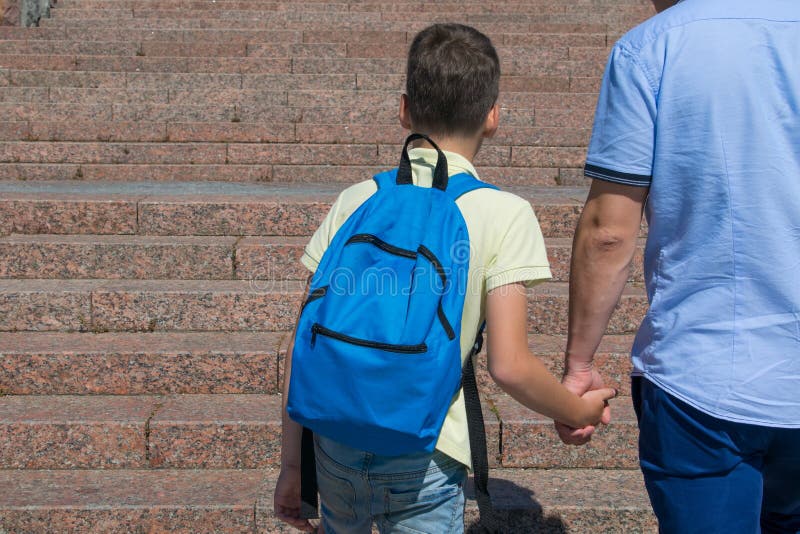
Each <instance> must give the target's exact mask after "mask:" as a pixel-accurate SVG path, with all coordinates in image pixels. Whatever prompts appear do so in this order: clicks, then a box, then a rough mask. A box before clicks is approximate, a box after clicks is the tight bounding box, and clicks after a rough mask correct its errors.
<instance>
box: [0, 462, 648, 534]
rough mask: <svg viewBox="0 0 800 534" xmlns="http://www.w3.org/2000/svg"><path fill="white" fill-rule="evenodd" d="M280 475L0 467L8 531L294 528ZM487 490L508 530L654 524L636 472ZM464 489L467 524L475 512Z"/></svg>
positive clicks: (503, 475) (507, 474) (494, 481)
mask: <svg viewBox="0 0 800 534" xmlns="http://www.w3.org/2000/svg"><path fill="white" fill-rule="evenodd" d="M276 479H277V472H276V471H274V470H268V469H265V470H261V469H258V470H256V469H253V470H250V469H247V470H241V469H236V470H171V469H163V470H81V471H69V470H55V471H49V470H0V483H2V484H3V485H4V486H6V487H14V488H18V490H17V491H13V492H4V493H3V494H2V496H0V514H1V515H2V516H3V517H4V526H6V528H8V529H9V530H10V531H11V532H56V531H59V530H61V529H62V528H63V525H67V524H68V525H73V526H74V527H73V531H74V532H78V533H89V532H99V531H103V532H108V533H127V532H130V530H131V529H137V530H139V529H140V530H143V531H164V532H176V533H183V532H185V533H192V534H202V533H206V532H208V533H210V532H223V531H224V532H231V533H235V532H242V533H251V532H258V533H259V534H266V533H270V534H272V533H276V532H286V533H288V532H293V530H292V529H291V528H290V527H288V526H286V525H285V524H282V523H280V522H279V521H278V520H277V519H275V517H274V515H273V507H272V501H273V492H274V488H275V481H276ZM489 488H490V491H491V492H492V501H493V504H494V507H495V508H496V509H497V510H498V512H497V513H498V519H499V520H500V521H502V522H503V523H504V527H503V528H504V530H503V532H504V533H507V534H523V533H526V534H527V533H530V532H551V531H558V532H608V533H623V532H626V533H632V532H637V533H643V534H644V533H647V534H649V533H653V534H655V532H657V530H658V528H657V523H656V520H655V517H654V516H653V514H652V511H651V509H650V505H649V501H648V499H647V494H646V492H645V490H644V484H643V482H642V479H641V475H640V473H639V472H638V471H633V470H602V469H601V470H591V469H554V470H538V469H532V470H524V469H497V470H494V471H492V472H491V480H490V483H489ZM609 488H611V490H609ZM466 491H467V495H468V500H467V506H466V511H465V522H466V525H467V528H468V529H469V528H473V525H475V523H476V521H477V519H478V510H477V505H476V503H475V501H474V497H473V492H472V488H471V485H470V486H469V487H468V488H467V490H466ZM77 525H79V526H77Z"/></svg>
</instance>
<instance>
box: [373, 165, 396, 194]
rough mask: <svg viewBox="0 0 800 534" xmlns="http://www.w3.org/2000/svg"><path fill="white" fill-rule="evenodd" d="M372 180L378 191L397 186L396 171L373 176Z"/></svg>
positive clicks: (392, 170)
mask: <svg viewBox="0 0 800 534" xmlns="http://www.w3.org/2000/svg"><path fill="white" fill-rule="evenodd" d="M372 179H373V180H375V183H376V184H377V185H378V189H386V188H388V187H394V186H396V185H397V169H391V170H389V171H384V172H381V173H378V174H376V175H375V176H373V177H372Z"/></svg>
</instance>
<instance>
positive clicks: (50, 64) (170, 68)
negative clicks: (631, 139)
mask: <svg viewBox="0 0 800 534" xmlns="http://www.w3.org/2000/svg"><path fill="white" fill-rule="evenodd" d="M303 46H304V47H310V45H303ZM277 52H280V50H276V53H277ZM540 53H542V54H550V55H551V56H553V57H552V58H546V59H541V58H540V57H538V54H540ZM534 54H536V55H534ZM568 56H569V50H568V49H566V48H563V49H555V50H546V51H538V50H537V51H535V52H534V51H532V50H531V49H530V48H521V47H515V48H514V49H513V50H511V51H509V52H508V53H507V54H506V55H503V54H502V53H501V55H500V68H501V70H502V72H503V73H504V76H506V77H509V76H511V77H513V76H537V75H539V76H559V75H561V76H570V75H580V76H601V75H602V74H603V69H604V67H605V63H606V57H605V56H603V57H600V58H597V59H591V60H583V61H574V60H570V59H568ZM0 68H6V69H14V70H50V71H98V72H106V71H108V72H137V73H138V72H145V73H146V72H154V73H160V72H164V73H230V74H263V73H266V74H328V73H331V72H336V73H339V74H341V75H344V74H397V73H402V72H404V70H405V54H399V55H398V57H392V58H386V57H347V58H344V57H301V56H282V57H266V56H259V57H150V56H121V55H113V56H112V55H102V56H101V55H94V56H91V55H53V54H39V55H24V54H5V55H2V56H0Z"/></svg>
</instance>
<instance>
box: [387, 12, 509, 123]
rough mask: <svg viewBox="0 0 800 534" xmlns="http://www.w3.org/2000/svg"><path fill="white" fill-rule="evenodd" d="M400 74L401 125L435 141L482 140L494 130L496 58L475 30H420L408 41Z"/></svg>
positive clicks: (458, 26)
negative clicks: (402, 81) (402, 79)
mask: <svg viewBox="0 0 800 534" xmlns="http://www.w3.org/2000/svg"><path fill="white" fill-rule="evenodd" d="M406 75H407V76H406V94H405V95H404V97H403V101H402V103H401V111H400V119H401V122H403V126H405V127H407V128H412V127H413V129H414V130H415V131H417V132H422V133H426V134H428V135H431V136H435V137H440V138H450V137H468V138H472V137H482V136H484V135H486V134H488V135H491V133H493V131H494V129H496V128H497V124H496V122H497V108H496V102H497V95H498V93H499V91H500V60H499V59H498V57H497V51H496V50H495V49H494V46H493V45H492V42H491V41H490V40H489V38H488V37H486V36H485V35H484V34H482V33H481V32H479V31H478V30H476V29H475V28H471V27H469V26H464V25H462V24H434V25H433V26H429V27H428V28H426V29H424V30H422V31H421V32H420V33H418V34H417V36H416V37H415V38H414V41H413V42H412V43H411V48H410V49H409V52H408V67H407V72H406ZM487 117H488V118H489V122H490V124H488V130H491V131H487ZM492 121H494V122H493V123H492Z"/></svg>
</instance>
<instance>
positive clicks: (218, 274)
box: [0, 234, 643, 282]
mask: <svg viewBox="0 0 800 534" xmlns="http://www.w3.org/2000/svg"><path fill="white" fill-rule="evenodd" d="M307 242H308V239H307V238H305V237H261V238H259V237H248V238H242V239H237V238H236V237H217V236H213V237H198V236H179V237H176V236H133V235H111V236H109V235H58V234H39V235H23V234H18V235H11V236H7V237H0V278H17V279H21V278H54V279H76V278H78V279H87V278H88V279H91V278H101V279H103V278H105V279H148V278H149V279H153V278H155V279H184V280H235V279H239V280H304V279H305V278H306V277H307V275H308V273H307V271H306V269H305V267H303V266H302V264H301V263H300V256H302V254H303V249H304V247H305V245H306V243H307ZM546 245H547V253H548V257H549V259H550V269H551V271H552V273H553V280H554V281H557V282H565V281H567V280H569V268H570V256H571V252H572V240H571V239H570V238H550V239H547V240H546ZM642 254H643V243H640V245H639V248H638V249H637V253H636V256H635V257H634V262H633V265H632V270H631V278H630V279H631V281H636V282H641V281H642V279H643V274H642V269H643V267H642V263H643V258H642Z"/></svg>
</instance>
